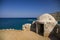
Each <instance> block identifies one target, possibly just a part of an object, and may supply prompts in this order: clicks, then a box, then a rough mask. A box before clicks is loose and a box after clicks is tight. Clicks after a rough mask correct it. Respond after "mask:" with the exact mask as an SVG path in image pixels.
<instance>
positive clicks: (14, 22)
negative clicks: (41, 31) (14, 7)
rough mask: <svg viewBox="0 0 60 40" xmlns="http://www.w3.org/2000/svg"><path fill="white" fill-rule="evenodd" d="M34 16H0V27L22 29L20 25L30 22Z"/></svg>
mask: <svg viewBox="0 0 60 40" xmlns="http://www.w3.org/2000/svg"><path fill="white" fill-rule="evenodd" d="M34 20H36V18H0V29H16V30H22V25H23V24H25V23H32V22H33V21H34Z"/></svg>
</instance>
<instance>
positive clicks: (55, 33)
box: [49, 25, 60, 40]
mask: <svg viewBox="0 0 60 40" xmlns="http://www.w3.org/2000/svg"><path fill="white" fill-rule="evenodd" d="M59 27H60V26H58V25H56V26H55V27H54V29H53V30H52V31H51V33H50V35H49V38H50V39H51V40H60V28H59Z"/></svg>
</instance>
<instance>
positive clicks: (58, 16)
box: [51, 12, 60, 21]
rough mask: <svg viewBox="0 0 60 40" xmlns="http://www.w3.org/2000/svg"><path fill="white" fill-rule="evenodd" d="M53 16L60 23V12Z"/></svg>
mask: <svg viewBox="0 0 60 40" xmlns="http://www.w3.org/2000/svg"><path fill="white" fill-rule="evenodd" d="M51 15H52V16H53V17H54V18H55V19H56V20H57V21H60V12H56V13H51Z"/></svg>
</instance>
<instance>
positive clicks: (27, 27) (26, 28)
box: [22, 23, 31, 31]
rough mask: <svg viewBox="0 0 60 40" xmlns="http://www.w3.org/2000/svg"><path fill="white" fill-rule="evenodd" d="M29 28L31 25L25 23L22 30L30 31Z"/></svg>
mask: <svg viewBox="0 0 60 40" xmlns="http://www.w3.org/2000/svg"><path fill="white" fill-rule="evenodd" d="M30 26H31V24H29V23H26V24H24V25H23V26H22V27H23V30H24V31H30Z"/></svg>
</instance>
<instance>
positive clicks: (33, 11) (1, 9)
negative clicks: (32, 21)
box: [0, 0, 60, 18]
mask: <svg viewBox="0 0 60 40" xmlns="http://www.w3.org/2000/svg"><path fill="white" fill-rule="evenodd" d="M58 11H60V1H59V0H1V1H0V18H1V17H2V18H19V17H38V16H39V15H41V14H44V13H53V12H58Z"/></svg>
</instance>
